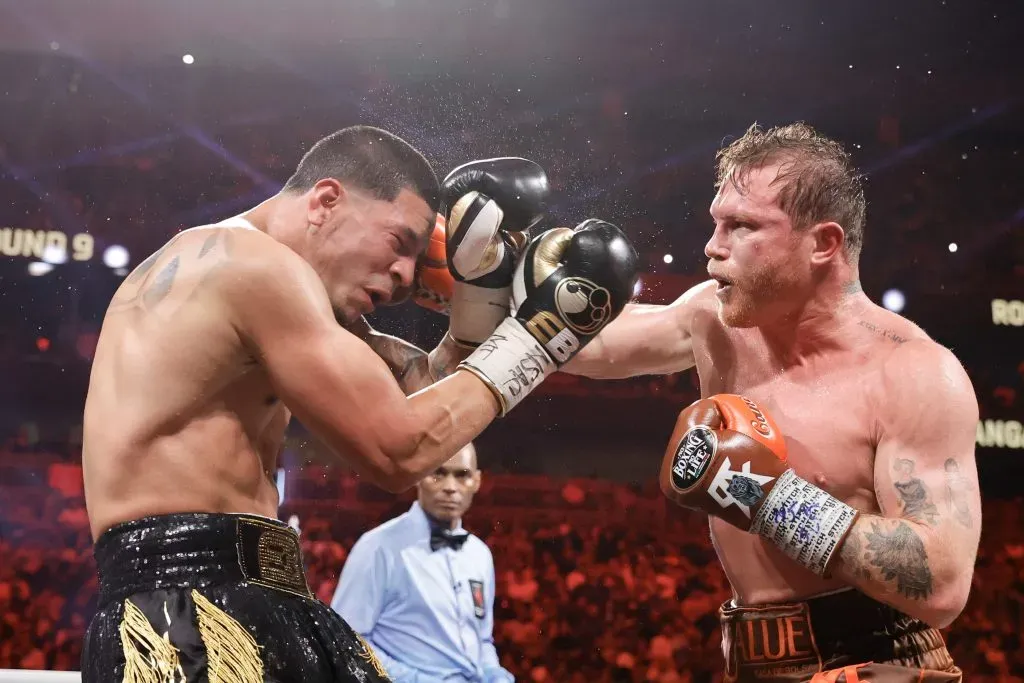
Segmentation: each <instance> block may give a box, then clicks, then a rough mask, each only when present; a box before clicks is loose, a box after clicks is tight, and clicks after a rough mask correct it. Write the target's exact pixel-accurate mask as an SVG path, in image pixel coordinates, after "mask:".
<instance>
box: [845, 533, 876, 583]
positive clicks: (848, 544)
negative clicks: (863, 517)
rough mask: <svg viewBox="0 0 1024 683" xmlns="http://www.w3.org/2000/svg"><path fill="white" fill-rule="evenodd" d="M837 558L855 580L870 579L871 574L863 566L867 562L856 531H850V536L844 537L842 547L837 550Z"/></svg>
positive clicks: (862, 545)
mask: <svg viewBox="0 0 1024 683" xmlns="http://www.w3.org/2000/svg"><path fill="white" fill-rule="evenodd" d="M839 557H840V559H842V561H843V564H844V565H845V566H846V568H847V569H848V570H849V571H850V573H851V574H853V577H854V578H855V579H863V580H869V579H870V578H871V572H869V571H868V569H867V567H865V566H864V565H865V563H866V561H867V558H866V557H865V555H864V544H863V543H862V542H861V540H860V535H859V534H858V533H857V532H856V530H853V531H851V532H850V535H849V536H847V537H846V541H844V542H843V547H842V548H840V549H839Z"/></svg>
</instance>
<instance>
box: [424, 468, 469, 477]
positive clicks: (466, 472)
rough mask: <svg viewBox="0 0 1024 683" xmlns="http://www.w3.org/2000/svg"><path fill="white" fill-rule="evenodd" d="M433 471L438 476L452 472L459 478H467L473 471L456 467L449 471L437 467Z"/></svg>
mask: <svg viewBox="0 0 1024 683" xmlns="http://www.w3.org/2000/svg"><path fill="white" fill-rule="evenodd" d="M434 471H435V472H437V473H438V474H448V473H449V472H452V473H454V474H456V475H461V476H467V475H470V474H472V473H473V470H471V469H469V468H468V467H457V468H455V469H454V470H450V469H448V468H447V467H438V468H437V469H436V470H434Z"/></svg>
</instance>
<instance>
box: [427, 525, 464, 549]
mask: <svg viewBox="0 0 1024 683" xmlns="http://www.w3.org/2000/svg"><path fill="white" fill-rule="evenodd" d="M467 538H469V534H467V533H465V532H462V533H455V532H453V531H452V530H451V529H431V531H430V550H431V552H433V551H435V550H437V549H438V548H443V547H445V546H448V547H449V548H451V549H452V550H459V549H460V548H462V544H463V543H465V542H466V539H467Z"/></svg>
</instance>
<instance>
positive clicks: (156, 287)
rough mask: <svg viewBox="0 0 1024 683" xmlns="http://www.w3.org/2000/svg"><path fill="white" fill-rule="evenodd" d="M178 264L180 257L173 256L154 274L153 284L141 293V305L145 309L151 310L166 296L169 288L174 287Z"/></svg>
mask: <svg viewBox="0 0 1024 683" xmlns="http://www.w3.org/2000/svg"><path fill="white" fill-rule="evenodd" d="M180 264H181V257H180V256H175V257H174V258H172V259H171V260H170V262H168V264H167V265H166V266H164V267H163V268H162V269H161V270H160V272H159V273H157V274H156V278H155V279H154V280H153V283H152V284H150V285H149V286H148V287H146V288H144V290H143V292H142V305H143V306H144V307H145V308H153V307H154V306H156V305H157V304H158V303H160V302H161V301H163V300H164V297H166V296H167V293H168V292H170V291H171V287H172V286H173V285H174V276H175V275H177V274H178V266H179V265H180Z"/></svg>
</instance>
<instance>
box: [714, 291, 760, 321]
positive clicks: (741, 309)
mask: <svg viewBox="0 0 1024 683" xmlns="http://www.w3.org/2000/svg"><path fill="white" fill-rule="evenodd" d="M756 313H757V306H756V305H754V302H753V301H751V300H750V299H749V298H747V297H745V296H743V295H742V294H741V293H740V292H739V291H736V290H733V291H731V292H729V296H727V297H725V298H719V300H718V319H719V320H720V321H721V322H722V324H723V325H725V326H726V327H755V326H756V325H757V319H756Z"/></svg>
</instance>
